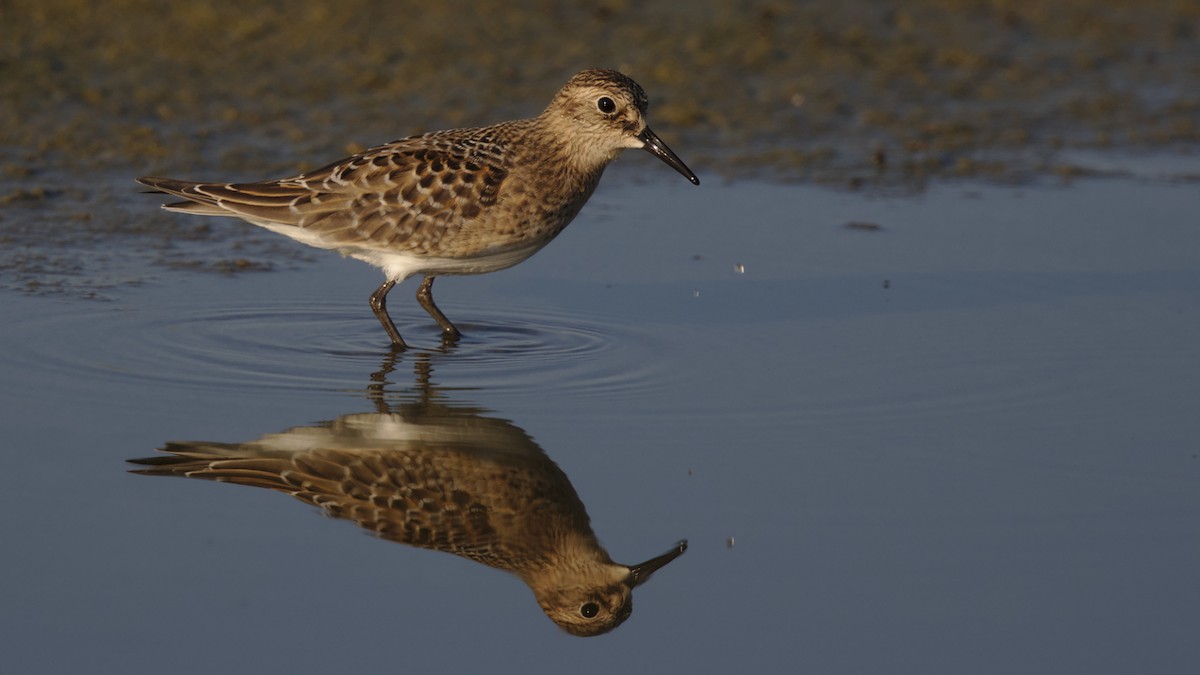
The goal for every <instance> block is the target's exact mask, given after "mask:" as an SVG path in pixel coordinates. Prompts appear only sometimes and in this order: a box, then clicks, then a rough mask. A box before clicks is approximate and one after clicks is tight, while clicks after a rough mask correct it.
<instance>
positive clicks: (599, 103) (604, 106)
mask: <svg viewBox="0 0 1200 675" xmlns="http://www.w3.org/2000/svg"><path fill="white" fill-rule="evenodd" d="M596 109H597V110H599V111H600V112H602V113H604V114H606V115H607V114H608V113H610V112H612V111H614V110H616V109H617V104H616V103H613V100H612V99H611V98H609V97H607V96H601V97H600V98H599V99H597V100H596ZM586 606H587V605H584V607H586Z"/></svg>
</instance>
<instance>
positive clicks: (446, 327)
mask: <svg viewBox="0 0 1200 675" xmlns="http://www.w3.org/2000/svg"><path fill="white" fill-rule="evenodd" d="M433 279H434V277H425V280H424V281H422V282H421V287H420V288H418V289H417V302H419V303H421V306H422V307H424V308H425V311H426V312H429V316H432V317H433V320H434V321H437V322H438V325H439V326H441V327H442V339H443V340H450V341H454V340H457V339H458V338H460V337H462V333H460V332H458V329H457V328H455V327H454V324H452V323H450V319H447V318H446V315H445V314H442V310H440V309H438V306H437V305H435V304H434V303H433Z"/></svg>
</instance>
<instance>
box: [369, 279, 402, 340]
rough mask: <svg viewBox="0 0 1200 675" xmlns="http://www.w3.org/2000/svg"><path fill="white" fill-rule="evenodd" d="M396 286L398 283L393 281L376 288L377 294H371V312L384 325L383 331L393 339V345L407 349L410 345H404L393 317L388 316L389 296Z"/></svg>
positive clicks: (390, 280)
mask: <svg viewBox="0 0 1200 675" xmlns="http://www.w3.org/2000/svg"><path fill="white" fill-rule="evenodd" d="M395 285H396V282H395V280H393V279H388V280H387V281H385V282H383V283H382V284H379V288H376V289H375V292H374V293H372V294H371V311H372V312H375V318H377V319H379V323H381V324H383V329H384V330H386V331H387V334H388V337H390V338H391V339H392V344H393V345H395V346H396V347H397V348H399V349H407V348H408V345H407V344H405V343H404V338H402V337H400V331H398V330H396V324H394V323H392V317H390V316H388V312H387V294H388V291H390V290H392V286H395Z"/></svg>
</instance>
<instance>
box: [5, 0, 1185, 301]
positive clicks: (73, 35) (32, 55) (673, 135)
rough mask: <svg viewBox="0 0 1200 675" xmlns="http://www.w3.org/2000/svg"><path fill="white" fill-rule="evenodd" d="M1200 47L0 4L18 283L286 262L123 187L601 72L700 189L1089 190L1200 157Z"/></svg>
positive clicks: (1146, 39)
mask: <svg viewBox="0 0 1200 675" xmlns="http://www.w3.org/2000/svg"><path fill="white" fill-rule="evenodd" d="M1198 36H1200V5H1197V4H1196V3H1194V2H1184V1H1170V0H1162V1H1157V2H1155V1H1150V2H1147V1H1145V0H1129V1H1124V0H1114V1H1112V2H1104V3H1097V2H1093V1H1091V0H1059V1H1057V2H1053V3H1042V2H1020V1H1016V2H1013V1H1002V0H993V1H988V0H974V1H972V0H918V1H914V2H874V1H866V0H861V1H850V2H816V3H793V2H747V1H732V0H702V1H699V2H694V3H689V4H688V5H687V6H686V7H684V6H682V5H680V4H679V3H676V2H667V1H665V0H660V1H651V2H628V1H623V0H608V1H606V2H601V3H596V4H590V5H588V6H583V5H576V4H574V3H555V2H518V3H508V2H490V3H457V2H379V1H369V0H345V1H343V2H339V3H336V4H332V3H326V2H317V1H305V0H300V1H289V2H282V1H268V2H261V3H245V2H234V1H233V0H197V1H196V2H188V3H182V4H174V5H163V4H161V3H156V2H145V1H137V0H113V1H111V2H105V3H92V2H82V1H79V2H74V1H71V0H58V1H55V2H23V1H19V0H18V1H14V2H6V3H3V4H0V244H4V245H5V248H6V249H8V250H7V251H6V253H5V254H4V256H3V257H2V258H0V273H3V274H4V279H5V282H4V284H5V285H7V286H9V287H13V286H16V287H21V288H28V287H37V288H39V289H40V290H46V289H47V288H48V287H51V286H54V285H55V283H57V282H56V281H55V280H53V279H48V278H46V277H45V275H40V274H30V271H31V270H36V269H38V268H44V267H47V266H48V267H52V268H54V269H56V270H60V271H61V270H65V272H64V273H65V274H67V275H68V276H70V275H71V274H72V272H70V270H72V269H77V270H78V272H77V275H83V276H88V277H91V278H94V277H96V276H97V274H96V272H97V271H96V270H89V269H87V263H84V264H83V268H82V269H80V268H79V267H78V265H77V263H78V261H73V260H72V257H71V256H70V255H63V254H61V251H57V250H55V249H54V248H53V247H50V248H47V244H48V243H50V240H54V241H55V242H61V243H64V244H66V245H67V246H74V245H75V244H77V243H85V244H86V243H87V242H89V241H90V238H92V237H100V238H101V239H104V238H107V237H110V235H126V234H136V235H139V236H138V237H137V238H136V239H135V240H134V241H137V242H138V244H137V245H138V246H140V247H143V248H146V249H147V250H150V251H151V252H152V256H151V259H152V260H153V261H154V262H155V263H157V264H162V265H168V266H171V265H182V266H185V267H196V268H201V269H215V270H238V269H259V268H262V267H264V266H266V265H268V263H267V262H266V259H264V258H255V257H254V256H253V255H250V254H246V255H242V254H239V253H237V252H236V251H231V250H230V248H229V246H228V245H224V246H221V247H218V249H216V250H215V251H214V255H213V256H208V255H202V254H199V253H196V252H192V251H189V252H188V253H187V254H186V255H184V256H182V257H181V256H172V255H171V254H170V253H169V252H167V253H163V254H158V253H153V251H154V250H156V249H155V247H156V246H159V247H160V248H161V247H167V248H169V247H170V244H169V242H170V241H173V240H177V239H178V238H180V237H185V238H186V237H194V238H200V239H203V240H207V241H211V238H212V237H213V236H221V237H233V238H234V240H235V242H236V243H237V244H238V245H241V246H243V247H248V248H249V249H254V248H255V247H260V246H270V245H271V244H269V243H264V242H263V241H262V240H260V239H255V237H256V236H257V235H253V234H250V232H251V231H250V230H249V229H246V228H241V229H236V228H235V229H231V228H230V227H229V226H227V225H225V224H222V225H221V226H220V227H214V228H204V229H202V230H195V229H194V228H195V227H196V226H195V225H194V224H193V223H182V224H178V223H171V224H165V225H164V223H165V222H166V220H165V219H164V218H162V217H161V216H160V215H158V214H155V212H154V209H153V205H152V204H148V203H146V201H145V200H144V199H141V200H138V199H136V196H135V195H134V192H135V190H133V189H130V186H131V183H129V182H128V179H129V178H131V177H132V176H134V175H141V174H146V173H168V174H172V175H181V176H184V177H197V178H230V179H257V178H265V177H268V176H276V175H280V174H282V173H286V172H292V171H296V170H298V169H303V168H312V167H314V166H317V165H320V164H322V163H325V162H327V161H331V160H333V159H336V158H338V157H341V156H344V155H345V154H346V153H348V152H351V151H354V150H357V149H361V148H363V147H366V146H370V145H374V144H377V143H381V142H384V141H387V140H391V139H393V138H397V137H400V136H404V135H408V134H411V133H416V132H420V131H426V130H430V129H439V128H449V127H455V126H464V125H476V124H485V123H490V122H494V121H498V120H502V119H506V118H511V117H520V116H529V115H533V114H536V113H537V112H539V111H540V110H541V108H542V107H543V106H544V105H545V104H546V102H547V101H548V99H549V96H550V95H551V94H552V93H553V92H554V91H555V90H556V89H557V87H558V86H559V85H560V84H561V83H562V82H563V81H565V79H566V78H567V77H569V76H570V75H571V74H572V73H573V72H575V71H577V70H579V69H581V68H585V67H591V66H606V67H615V68H618V69H621V70H623V71H625V72H627V73H628V74H630V75H631V76H633V77H634V78H635V79H637V80H638V81H639V82H640V83H641V84H642V85H643V86H644V87H645V88H646V90H647V92H648V93H649V94H650V98H651V111H650V112H651V119H652V121H653V124H654V127H655V129H656V130H658V131H659V132H660V134H661V135H663V137H664V138H665V139H668V140H669V142H670V143H671V145H672V147H674V148H676V150H677V151H678V152H679V153H680V154H681V155H682V156H684V157H685V158H686V159H687V160H688V162H689V163H690V164H691V165H692V166H693V167H695V168H696V170H697V171H698V172H700V173H701V174H702V175H708V176H722V177H731V178H736V177H748V176H754V177H760V178H766V179H770V180H802V181H815V182H821V183H829V184H833V185H838V186H850V187H859V186H868V187H870V186H885V187H891V186H902V187H904V188H905V189H912V188H918V189H919V188H921V187H922V186H924V185H925V184H927V183H928V181H929V180H931V179H941V178H956V177H969V178H983V179H987V180H1000V181H1014V180H1018V181H1019V180H1028V179H1031V178H1037V177H1040V176H1068V177H1071V176H1075V175H1079V174H1083V173H1089V172H1092V171H1094V170H1095V167H1093V166H1090V165H1087V164H1082V165H1081V164H1079V163H1076V162H1073V161H1071V159H1070V158H1069V157H1068V156H1065V155H1063V153H1062V151H1063V150H1064V149H1075V148H1087V149H1101V150H1106V151H1125V150H1129V149H1138V150H1143V149H1150V150H1152V151H1155V152H1160V151H1166V152H1194V150H1195V148H1196V147H1197V141H1198V140H1200V121H1198V119H1200V93H1198V92H1200V37H1198ZM628 163H629V164H634V162H628ZM622 170H627V169H625V168H624V167H622ZM1122 170H1123V168H1122V167H1121V166H1120V164H1118V165H1117V166H1115V167H1112V166H1109V167H1108V168H1107V169H1106V172H1110V173H1116V174H1120V173H1121V172H1122ZM1192 177H1194V175H1192ZM30 230H32V231H33V232H35V233H37V234H30ZM48 232H49V233H51V234H48ZM147 233H149V234H147ZM143 234H147V236H146V237H142V236H141V235H143ZM159 236H162V237H165V239H163V240H162V241H161V242H159V240H157V239H156V237H159ZM156 242H157V243H156ZM160 244H161V245H160ZM14 250H19V252H20V254H19V255H17V253H14ZM114 255H116V254H114ZM276 264H278V263H276ZM117 277H120V275H117ZM58 281H62V280H61V279H59V280H58ZM109 281H111V282H113V283H121V280H120V278H114V279H110V280H109Z"/></svg>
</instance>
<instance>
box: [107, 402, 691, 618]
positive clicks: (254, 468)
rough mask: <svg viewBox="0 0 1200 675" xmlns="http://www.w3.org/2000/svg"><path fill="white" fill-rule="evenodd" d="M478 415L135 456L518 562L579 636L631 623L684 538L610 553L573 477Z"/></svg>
mask: <svg viewBox="0 0 1200 675" xmlns="http://www.w3.org/2000/svg"><path fill="white" fill-rule="evenodd" d="M478 413H479V411H478V410H477V409H474V408H470V407H463V406H451V405H443V404H439V403H436V402H433V401H429V400H425V401H419V402H415V403H411V404H407V405H404V406H402V407H401V408H400V409H398V410H397V411H396V412H388V413H364V414H354V415H344V416H342V417H339V418H338V419H336V420H332V421H329V422H326V423H323V424H321V425H317V426H309V427H296V428H293V429H289V430H286V431H283V432H280V433H277V434H269V435H266V436H263V437H262V438H260V439H258V440H255V441H249V442H246V443H208V442H173V443H168V444H167V445H166V446H165V447H163V448H162V450H163V451H164V452H165V453H167V454H165V455H160V456H157V457H149V458H144V459H135V460H130V461H131V462H133V463H135V464H139V465H141V467H142V468H139V469H137V470H136V473H141V474H148V475H166V476H184V477H188V478H201V479H207V480H215V481H221V482H229V483H235V484H240V485H249V486H254V487H265V488H271V489H274V490H278V491H280V492H284V493H287V494H290V495H292V496H293V497H295V498H296V499H299V500H301V501H303V502H307V503H309V504H313V505H316V506H318V507H320V508H321V509H322V510H323V511H325V513H327V514H329V515H331V516H334V517H337V518H344V519H347V520H351V521H353V522H355V523H357V524H358V525H359V526H361V527H363V528H366V529H367V530H370V531H371V532H374V533H375V534H377V535H378V536H380V537H382V538H384V539H389V540H392V541H396V542H399V543H402V544H408V545H410V546H417V547H421V548H426V549H432V550H436V551H444V552H446V553H453V554H455V555H458V556H462V557H464V558H468V559H470V560H474V561H476V562H480V563H483V564H485V565H488V566H490V567H494V568H497V569H502V570H505V571H508V572H511V573H513V574H515V575H517V576H518V577H520V578H521V580H522V581H524V582H525V583H526V584H527V585H528V586H529V588H530V590H532V591H533V594H534V596H535V598H536V599H537V602H538V604H539V605H540V606H541V608H542V610H543V611H544V612H545V613H546V615H547V616H548V617H549V618H550V619H551V620H552V621H554V623H555V624H557V625H558V626H559V627H561V628H563V629H564V630H566V631H567V632H569V633H571V634H573V635H578V636H584V637H586V636H590V635H599V634H601V633H606V632H608V631H610V630H612V629H614V628H616V627H617V626H619V625H621V623H623V622H624V621H625V620H626V619H627V618H629V615H630V613H631V612H632V611H633V589H634V588H635V587H638V586H640V585H641V584H643V583H644V582H645V581H646V580H647V579H649V578H650V575H651V574H653V573H654V572H655V571H656V570H658V569H660V568H662V567H663V566H664V565H666V564H667V563H669V562H671V561H672V560H674V559H675V558H677V557H679V556H680V555H681V554H682V553H683V552H684V551H685V550H687V542H686V541H681V542H679V543H677V544H676V545H675V546H673V547H672V548H671V549H670V550H669V551H667V552H666V553H664V554H662V555H660V556H657V557H654V558H651V559H650V560H647V561H646V562H643V563H640V564H637V565H622V564H620V563H616V562H613V560H612V559H611V558H610V557H609V555H608V553H607V552H606V551H605V550H604V548H603V547H602V546H601V545H600V543H599V541H597V539H596V535H595V534H594V533H593V532H592V528H591V526H590V525H589V522H588V515H587V511H586V510H585V509H584V506H583V503H582V502H581V501H580V499H579V495H578V494H577V493H576V491H575V488H574V487H572V486H571V482H570V480H568V479H567V476H566V474H564V473H563V472H562V470H561V469H560V468H558V466H557V465H555V464H554V462H553V461H551V460H550V458H549V457H547V456H546V454H545V452H543V451H542V449H541V448H540V447H538V446H537V445H536V444H535V443H534V442H533V440H532V439H531V438H530V437H529V436H528V435H527V434H526V433H525V432H524V431H522V430H521V429H519V428H518V427H516V426H514V425H513V424H511V423H509V422H507V421H504V420H499V419H495V418H491V417H487V416H484V415H480V414H478Z"/></svg>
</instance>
